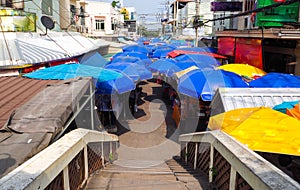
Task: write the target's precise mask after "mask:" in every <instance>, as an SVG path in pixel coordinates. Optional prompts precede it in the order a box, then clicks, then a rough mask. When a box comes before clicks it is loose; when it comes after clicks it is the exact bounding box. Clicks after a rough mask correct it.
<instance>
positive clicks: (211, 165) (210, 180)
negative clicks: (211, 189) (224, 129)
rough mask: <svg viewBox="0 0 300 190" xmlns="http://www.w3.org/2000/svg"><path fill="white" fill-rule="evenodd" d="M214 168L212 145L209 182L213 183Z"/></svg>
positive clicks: (211, 149) (211, 146) (211, 147)
mask: <svg viewBox="0 0 300 190" xmlns="http://www.w3.org/2000/svg"><path fill="white" fill-rule="evenodd" d="M213 167H214V146H213V145H212V144H210V162H209V182H210V183H211V182H212V181H213Z"/></svg>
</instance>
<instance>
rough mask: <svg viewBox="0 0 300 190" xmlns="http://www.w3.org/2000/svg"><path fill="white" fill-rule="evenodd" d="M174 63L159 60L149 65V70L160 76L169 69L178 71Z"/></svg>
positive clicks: (169, 60) (170, 60)
mask: <svg viewBox="0 0 300 190" xmlns="http://www.w3.org/2000/svg"><path fill="white" fill-rule="evenodd" d="M174 63H175V61H174V60H173V59H166V58H165V59H159V60H157V61H155V62H153V63H152V64H151V65H149V67H148V68H149V69H150V70H151V71H153V72H159V73H161V74H166V73H167V72H168V71H169V70H170V69H173V70H175V71H180V70H181V69H180V68H179V67H176V66H175V64H174Z"/></svg>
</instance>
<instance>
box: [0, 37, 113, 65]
mask: <svg viewBox="0 0 300 190" xmlns="http://www.w3.org/2000/svg"><path fill="white" fill-rule="evenodd" d="M108 47H109V43H108V42H107V43H106V42H104V41H103V40H102V41H100V40H94V39H91V38H87V37H85V36H82V35H81V34H80V33H76V32H73V33H70V32H68V33H66V32H48V34H47V35H46V36H41V34H40V33H31V34H28V33H21V32H20V33H18V32H13V33H12V32H11V33H9V32H6V33H4V35H0V68H16V67H24V66H26V65H27V64H28V65H32V64H38V63H43V62H52V61H57V60H64V59H70V58H72V57H76V56H80V55H83V54H85V53H88V52H91V51H93V50H98V49H100V48H108Z"/></svg>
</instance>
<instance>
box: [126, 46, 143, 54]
mask: <svg viewBox="0 0 300 190" xmlns="http://www.w3.org/2000/svg"><path fill="white" fill-rule="evenodd" d="M122 49H123V52H139V53H144V54H148V53H149V50H148V49H147V48H146V47H145V46H143V45H128V46H125V47H123V48H122Z"/></svg>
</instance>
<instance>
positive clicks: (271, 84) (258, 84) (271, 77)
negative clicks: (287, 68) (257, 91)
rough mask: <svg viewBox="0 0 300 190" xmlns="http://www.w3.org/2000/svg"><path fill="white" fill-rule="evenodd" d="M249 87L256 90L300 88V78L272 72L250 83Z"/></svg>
mask: <svg viewBox="0 0 300 190" xmlns="http://www.w3.org/2000/svg"><path fill="white" fill-rule="evenodd" d="M249 86H250V87H255V88H300V78H299V77H298V76H294V75H290V74H285V73H275V72H273V73H272V72H271V73H267V74H266V75H264V76H262V77H260V78H258V79H255V80H253V81H251V82H249Z"/></svg>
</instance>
